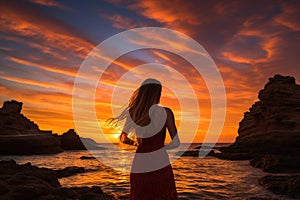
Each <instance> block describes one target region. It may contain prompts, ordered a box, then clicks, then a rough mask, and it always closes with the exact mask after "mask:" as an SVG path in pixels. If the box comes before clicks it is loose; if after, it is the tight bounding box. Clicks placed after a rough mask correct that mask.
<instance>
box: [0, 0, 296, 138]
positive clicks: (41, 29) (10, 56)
mask: <svg viewBox="0 0 300 200" xmlns="http://www.w3.org/2000/svg"><path fill="white" fill-rule="evenodd" d="M0 6H1V12H0V55H1V57H0V59H1V62H0V64H1V65H0V91H1V95H0V101H1V102H4V101H6V100H11V99H16V100H18V101H22V102H23V103H24V104H23V105H24V106H23V111H22V112H23V114H25V115H26V116H27V117H28V118H30V119H31V120H33V121H35V122H36V123H37V124H38V125H39V127H40V128H41V129H44V130H53V132H54V133H59V134H61V133H63V132H66V131H67V130H68V129H69V128H74V126H75V125H74V122H73V114H72V91H73V84H74V80H75V77H76V75H77V71H78V69H79V67H80V65H81V63H82V61H83V60H84V58H85V57H86V56H87V55H88V53H89V52H90V51H91V50H92V49H93V48H94V47H95V46H97V45H98V44H99V43H100V42H102V41H103V40H105V39H106V38H108V37H110V36H112V35H114V34H117V33H119V32H121V31H124V30H128V29H131V28H137V27H143V26H153V27H165V28H170V29H174V30H177V31H180V32H182V33H185V34H187V35H188V36H190V37H192V38H194V39H195V40H196V41H197V42H199V43H200V44H201V45H202V46H203V47H204V48H205V49H206V50H207V51H208V53H209V54H210V56H211V57H212V58H213V59H214V61H215V63H216V64H217V67H218V70H219V71H220V73H221V76H222V78H223V81H224V85H225V89H226V95H227V109H226V120H225V124H224V129H223V131H222V134H221V136H220V138H219V142H233V141H234V139H235V137H236V136H237V129H238V123H239V121H240V120H241V119H242V117H243V113H244V112H246V111H247V110H248V109H249V107H251V105H252V104H253V103H254V102H255V101H256V100H257V93H258V91H259V90H260V89H262V88H263V86H264V84H265V83H266V82H267V81H268V78H269V77H271V76H273V75H274V74H282V75H292V76H294V77H295V78H296V80H297V81H298V82H299V80H300V73H299V63H300V58H299V56H298V52H300V47H299V44H300V23H299V21H300V16H299V13H300V5H299V3H298V2H297V1H295V2H294V1H283V2H282V1H272V3H267V2H265V3H258V2H256V3H253V1H242V2H240V1H232V2H231V3H228V2H225V1H215V2H205V3H203V2H201V1H199V2H197V1H174V2H171V1H147V0H146V1H145V0H144V1H132V2H131V3H129V2H126V1H120V0H118V1H116V0H108V1H98V2H90V4H87V3H84V2H81V3H78V2H76V3H73V4H71V3H69V4H65V3H62V2H59V1H49V0H47V1H43V0H39V1H33V0H32V1H28V2H27V1H22V2H18V1H2V2H1V3H0ZM175 42H176V41H175ZM179 47H180V48H184V44H179ZM150 62H156V63H161V64H164V65H167V66H170V67H172V68H174V69H176V70H177V71H178V72H180V73H181V74H182V75H183V76H184V77H185V78H186V79H187V80H188V81H189V82H190V83H191V85H192V87H193V89H194V91H195V92H196V94H197V98H198V103H199V106H200V112H201V117H202V118H201V119H202V121H200V125H199V128H198V131H197V136H196V138H195V142H201V141H202V140H203V137H204V136H205V134H206V131H207V128H208V124H209V118H210V115H211V110H210V106H211V104H210V96H209V93H208V89H207V87H206V85H205V82H204V81H203V79H202V78H201V76H200V75H199V74H197V73H196V72H195V69H193V67H192V66H191V65H190V64H189V63H188V62H186V61H185V60H184V59H182V58H180V57H179V56H176V55H174V54H172V53H170V52H166V51H160V50H154V49H148V50H140V51H137V52H131V53H128V54H126V55H123V56H122V57H120V58H119V59H117V60H116V61H115V62H114V63H113V64H112V65H111V66H110V67H109V69H108V70H107V71H106V72H105V75H104V76H103V77H102V79H101V83H104V85H105V87H98V89H97V92H96V111H97V117H98V120H99V122H100V124H101V123H102V124H103V122H104V121H105V120H106V119H107V118H108V117H110V116H111V115H110V114H111V104H110V98H111V94H112V91H113V89H114V86H115V84H116V83H117V82H118V80H119V79H120V77H121V76H122V75H123V74H125V73H126V72H127V71H128V70H131V69H134V68H135V67H137V66H139V65H141V64H146V63H150ZM95 67H96V68H97V66H95ZM95 70H96V69H95ZM135 73H136V79H132V80H127V81H125V82H126V83H127V84H128V85H127V86H126V87H125V88H123V89H124V93H126V92H127V93H126V94H129V93H130V92H131V91H133V90H134V87H135V86H136V85H135V84H138V83H140V82H141V81H142V80H141V79H140V78H139V77H140V76H139V74H143V73H147V72H146V71H144V70H140V71H136V72H135ZM159 73H160V71H157V74H159ZM169 78H170V80H173V79H174V77H169ZM172 78H173V79H172ZM179 85H180V84H178V86H179ZM181 87H182V86H181ZM121 89H122V88H121ZM184 89H185V88H182V90H183V91H184ZM161 103H162V104H163V105H164V106H167V107H171V108H173V110H174V113H175V117H176V118H177V119H179V118H180V115H181V113H182V112H184V111H181V110H180V107H179V104H178V100H176V98H175V96H174V94H172V93H170V91H169V90H168V88H164V90H163V96H162V100H161ZM177 123H178V125H179V123H180V121H179V120H178V121H177ZM190 132H192V130H191V131H189V130H188V129H185V131H184V132H183V133H179V134H180V137H181V138H182V139H183V142H184V141H185V139H184V138H185V137H186V136H187V135H189V134H190ZM105 133H106V135H107V136H108V137H109V138H110V139H112V140H113V141H116V140H115V138H116V136H117V134H118V130H109V129H107V130H105ZM85 134H87V135H88V133H85ZM89 137H92V138H95V139H97V136H95V135H89Z"/></svg>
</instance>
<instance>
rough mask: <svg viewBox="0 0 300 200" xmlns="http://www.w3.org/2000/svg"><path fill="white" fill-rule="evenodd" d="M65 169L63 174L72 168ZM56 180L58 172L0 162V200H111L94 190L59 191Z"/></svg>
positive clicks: (62, 188) (85, 188)
mask: <svg viewBox="0 0 300 200" xmlns="http://www.w3.org/2000/svg"><path fill="white" fill-rule="evenodd" d="M66 169H67V170H66ZM66 169H65V170H63V171H69V169H71V168H66ZM73 169H75V168H72V170H71V171H73ZM57 176H58V173H57V170H51V169H46V168H38V167H36V166H32V165H31V164H30V163H27V164H24V165H18V164H16V162H15V161H13V160H10V161H0V199H8V200H9V199H37V200H42V199H50V200H51V199H53V200H54V199H56V200H57V199H58V200H63V199H74V200H75V199H79V200H85V199H99V200H106V199H114V198H113V197H112V196H110V195H107V194H106V193H104V192H103V191H102V190H101V188H100V187H97V186H93V187H91V188H89V187H82V188H79V187H75V188H64V187H61V186H60V183H59V181H58V179H57Z"/></svg>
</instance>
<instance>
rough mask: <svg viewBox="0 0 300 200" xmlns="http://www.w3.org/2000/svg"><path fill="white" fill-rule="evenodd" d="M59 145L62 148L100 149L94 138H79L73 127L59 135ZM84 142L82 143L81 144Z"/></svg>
mask: <svg viewBox="0 0 300 200" xmlns="http://www.w3.org/2000/svg"><path fill="white" fill-rule="evenodd" d="M59 138H60V141H61V146H62V148H63V149H64V150H86V149H89V150H101V149H104V148H103V147H100V146H99V145H98V144H97V143H96V142H95V141H94V140H92V139H90V138H81V137H79V135H78V134H77V133H76V132H75V130H74V129H70V130H68V131H67V132H65V133H63V134H62V135H60V136H59ZM83 143H84V144H83Z"/></svg>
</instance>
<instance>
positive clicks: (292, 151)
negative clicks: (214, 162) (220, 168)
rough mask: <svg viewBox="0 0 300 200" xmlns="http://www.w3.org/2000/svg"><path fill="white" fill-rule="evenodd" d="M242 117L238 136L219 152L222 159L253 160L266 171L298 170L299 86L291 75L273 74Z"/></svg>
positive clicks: (299, 168) (253, 162)
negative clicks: (256, 100)
mask: <svg viewBox="0 0 300 200" xmlns="http://www.w3.org/2000/svg"><path fill="white" fill-rule="evenodd" d="M258 98H259V101H258V102H256V103H254V104H253V105H252V107H251V108H250V110H249V111H248V112H246V113H245V114H244V118H243V119H242V121H241V122H240V124H239V129H238V137H237V138H236V141H235V142H234V143H233V144H232V145H231V146H229V147H226V148H222V149H220V150H221V152H222V154H220V155H219V156H220V157H221V158H228V159H253V161H252V162H251V164H252V165H253V166H256V167H261V168H263V169H264V170H266V171H271V172H284V171H289V172H290V171H295V170H296V171H300V164H297V163H300V162H299V161H300V160H299V158H300V156H299V153H300V85H298V84H296V82H295V78H294V77H290V76H281V75H275V76H274V77H272V78H270V79H269V82H268V83H267V84H266V85H265V87H264V89H262V90H261V91H260V92H259V94H258Z"/></svg>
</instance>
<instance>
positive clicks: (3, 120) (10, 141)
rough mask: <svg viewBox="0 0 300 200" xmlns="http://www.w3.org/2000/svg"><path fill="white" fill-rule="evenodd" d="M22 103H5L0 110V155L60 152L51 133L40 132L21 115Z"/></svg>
mask: <svg viewBox="0 0 300 200" xmlns="http://www.w3.org/2000/svg"><path fill="white" fill-rule="evenodd" d="M22 105H23V103H22V102H17V101H15V100H12V101H6V102H4V104H3V107H2V108H1V109H0V152H1V154H17V155H24V154H47V153H58V152H62V148H61V144H60V140H59V139H57V138H55V137H53V135H52V131H42V130H40V129H39V127H38V125H37V124H35V123H34V122H33V121H31V120H29V119H28V118H27V117H25V116H24V115H23V114H21V110H22Z"/></svg>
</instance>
